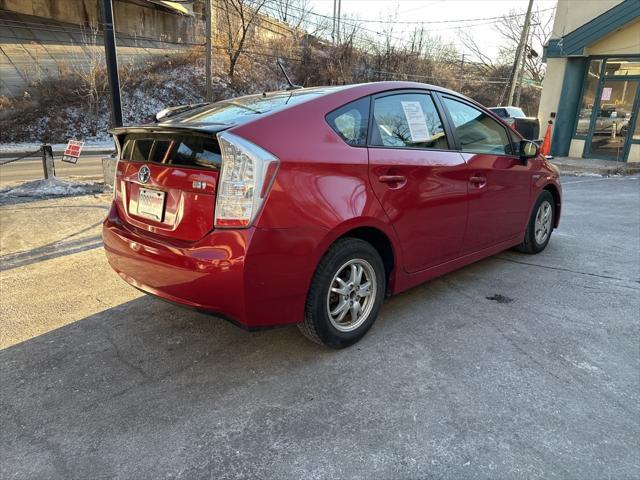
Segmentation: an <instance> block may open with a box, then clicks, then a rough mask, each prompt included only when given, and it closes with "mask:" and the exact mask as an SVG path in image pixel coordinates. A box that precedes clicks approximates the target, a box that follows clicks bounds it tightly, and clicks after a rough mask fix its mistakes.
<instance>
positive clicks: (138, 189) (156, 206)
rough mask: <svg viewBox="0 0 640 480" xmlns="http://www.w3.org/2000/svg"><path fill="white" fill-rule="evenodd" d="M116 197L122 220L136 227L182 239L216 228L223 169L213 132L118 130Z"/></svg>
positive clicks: (156, 129) (197, 237)
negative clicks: (220, 178) (216, 213)
mask: <svg viewBox="0 0 640 480" xmlns="http://www.w3.org/2000/svg"><path fill="white" fill-rule="evenodd" d="M114 133H115V136H116V138H117V141H118V143H119V146H120V149H119V151H120V158H119V161H118V166H117V169H116V177H115V185H114V188H115V199H116V205H117V208H118V213H119V214H120V218H122V219H123V220H124V221H125V222H127V223H129V224H130V225H133V226H135V227H137V228H140V229H144V230H146V231H148V232H152V233H154V234H157V235H161V236H165V237H171V238H175V239H179V240H184V241H196V240H199V239H201V238H202V237H204V236H205V235H206V234H207V233H208V232H210V231H211V230H212V229H213V222H214V211H215V200H216V188H217V185H218V177H219V174H220V168H221V163H222V159H221V155H220V146H219V145H218V140H217V138H216V136H215V132H212V131H208V132H198V131H194V130H187V129H184V130H180V129H162V128H158V127H157V126H156V127H149V128H140V127H139V128H135V129H119V130H118V131H115V132H114Z"/></svg>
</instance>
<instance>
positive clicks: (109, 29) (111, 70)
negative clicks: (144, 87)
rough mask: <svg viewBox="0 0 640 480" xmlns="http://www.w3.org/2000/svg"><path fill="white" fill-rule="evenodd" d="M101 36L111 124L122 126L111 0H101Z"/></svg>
mask: <svg viewBox="0 0 640 480" xmlns="http://www.w3.org/2000/svg"><path fill="white" fill-rule="evenodd" d="M100 4H101V6H102V36H103V37H104V56H105V60H106V62H107V77H108V79H109V91H110V93H111V95H110V96H111V126H112V127H121V126H122V103H121V101H120V78H119V77H118V57H117V55H116V36H115V32H114V28H113V0H101V2H100Z"/></svg>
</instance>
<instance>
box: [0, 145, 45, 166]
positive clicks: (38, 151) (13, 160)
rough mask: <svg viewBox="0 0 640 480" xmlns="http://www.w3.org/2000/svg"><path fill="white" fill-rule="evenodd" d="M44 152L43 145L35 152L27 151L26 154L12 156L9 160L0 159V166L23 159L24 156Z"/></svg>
mask: <svg viewBox="0 0 640 480" xmlns="http://www.w3.org/2000/svg"><path fill="white" fill-rule="evenodd" d="M41 152H42V147H40V148H39V149H38V150H35V151H33V152H29V153H25V154H24V155H20V156H19V157H18V158H10V159H9V160H2V161H0V167H1V166H2V165H6V164H7V163H13V162H17V161H18V160H22V159H23V158H28V157H33V156H35V155H36V154H38V153H41Z"/></svg>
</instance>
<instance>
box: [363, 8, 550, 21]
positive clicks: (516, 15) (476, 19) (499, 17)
mask: <svg viewBox="0 0 640 480" xmlns="http://www.w3.org/2000/svg"><path fill="white" fill-rule="evenodd" d="M553 9H554V8H553V7H552V8H545V9H543V10H538V13H541V12H547V11H549V10H553ZM525 15H526V13H515V14H510V15H500V16H498V17H478V18H459V19H454V20H407V21H401V20H372V19H362V18H359V19H356V21H357V22H361V23H384V24H388V23H392V24H394V25H414V24H419V25H422V24H424V25H427V24H439V23H465V22H479V21H485V20H502V19H503V18H516V17H524V16H525ZM492 23H493V22H492Z"/></svg>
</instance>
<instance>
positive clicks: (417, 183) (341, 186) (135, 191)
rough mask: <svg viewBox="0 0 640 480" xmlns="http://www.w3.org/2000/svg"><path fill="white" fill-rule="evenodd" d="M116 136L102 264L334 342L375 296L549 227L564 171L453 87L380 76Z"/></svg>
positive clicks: (169, 295) (187, 114) (239, 102)
mask: <svg viewBox="0 0 640 480" xmlns="http://www.w3.org/2000/svg"><path fill="white" fill-rule="evenodd" d="M176 112H178V113H175V114H174V115H171V114H169V115H168V116H166V117H165V118H164V119H162V120H161V121H159V122H158V123H157V124H153V125H145V126H139V127H126V128H118V129H115V130H114V131H113V134H114V137H115V140H116V144H117V147H118V158H119V160H118V164H117V169H116V175H115V188H114V200H113V204H112V206H111V209H110V212H109V215H108V217H107V219H106V220H105V222H104V228H103V238H104V245H105V250H106V254H107V258H108V260H109V263H110V264H111V266H112V267H113V268H114V270H115V271H116V272H117V273H118V274H119V275H120V276H121V277H122V278H123V279H124V280H125V281H126V282H128V283H130V284H131V285H133V286H134V287H136V288H139V289H140V290H142V291H144V292H147V293H149V294H152V295H157V296H159V297H161V298H163V299H166V300H169V301H172V302H175V303H178V304H181V305H184V306H188V307H192V308H196V309H198V310H202V311H206V312H210V313H214V314H216V315H218V316H220V317H223V318H226V319H228V320H231V321H232V322H234V323H236V324H237V325H239V326H242V327H244V328H248V329H259V328H264V327H271V326H274V325H285V324H298V325H299V327H300V330H301V331H302V333H303V334H304V335H306V336H307V337H308V338H309V339H311V340H313V341H315V342H318V343H321V344H324V345H327V346H330V347H334V348H339V347H345V346H348V345H350V344H353V343H354V342H356V341H357V340H359V339H360V338H361V337H362V336H363V335H364V334H365V333H366V332H367V330H369V328H370V327H371V325H372V324H373V322H374V321H375V319H376V317H377V316H378V313H379V312H380V308H381V306H382V303H383V300H384V298H385V297H386V296H389V295H393V294H396V293H399V292H402V291H403V290H406V289H408V288H410V287H412V286H414V285H417V284H419V283H421V282H424V281H426V280H429V279H431V278H433V277H436V276H439V275H443V274H445V273H447V272H450V271H452V270H455V269H457V268H460V267H462V266H464V265H467V264H469V263H472V262H475V261H477V260H479V259H481V258H484V257H487V256H490V255H493V254H496V253H498V252H500V251H502V250H505V249H508V248H512V247H516V248H517V249H518V250H520V251H522V252H526V253H531V254H533V253H538V252H540V251H542V250H543V249H544V248H545V247H546V246H547V243H548V242H549V239H550V236H551V233H552V231H553V229H554V228H556V227H557V226H558V221H559V218H560V205H561V187H560V183H559V178H558V171H557V169H556V168H555V167H553V166H552V165H551V164H549V163H548V162H547V161H546V159H545V158H544V157H543V156H541V155H539V154H538V149H537V146H536V144H534V143H532V142H529V141H526V140H523V139H522V138H521V137H520V135H519V134H518V133H517V132H516V131H514V130H512V129H511V128H509V127H508V126H507V125H505V124H504V123H502V121H501V120H500V119H499V118H497V117H496V116H494V115H493V114H492V113H491V112H489V111H488V110H486V109H485V108H484V107H482V106H481V105H479V104H477V103H476V102H474V101H473V100H470V99H468V98H466V97H463V96H461V95H459V94H457V93H455V92H452V91H450V90H445V89H442V88H438V87H435V86H431V85H425V84H420V83H409V82H382V83H369V84H362V85H351V86H341V87H326V88H305V89H299V90H291V91H281V92H275V93H264V94H260V95H251V96H246V97H240V98H234V99H231V100H225V101H221V102H217V103H210V104H205V105H199V106H192V107H182V108H180V109H177V110H176Z"/></svg>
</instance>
